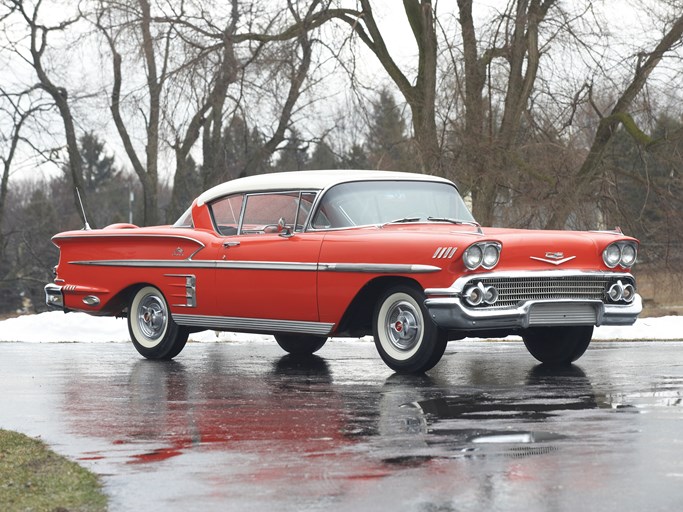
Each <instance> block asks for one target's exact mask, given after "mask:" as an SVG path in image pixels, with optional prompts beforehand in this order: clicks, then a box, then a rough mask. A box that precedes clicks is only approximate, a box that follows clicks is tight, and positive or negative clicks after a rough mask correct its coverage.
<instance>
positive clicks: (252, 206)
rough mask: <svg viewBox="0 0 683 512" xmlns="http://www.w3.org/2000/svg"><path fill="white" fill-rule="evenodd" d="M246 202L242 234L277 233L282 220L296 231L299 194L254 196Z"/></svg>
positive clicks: (282, 193) (248, 197)
mask: <svg viewBox="0 0 683 512" xmlns="http://www.w3.org/2000/svg"><path fill="white" fill-rule="evenodd" d="M246 201H247V202H246V205H245V207H244V219H243V221H242V227H241V230H240V234H245V235H246V234H250V233H251V234H255V233H259V234H260V233H277V232H278V222H279V221H280V219H284V220H285V225H286V226H289V227H290V228H292V229H294V222H295V221H296V214H297V210H298V207H299V192H278V193H272V194H253V195H248V196H247V198H246Z"/></svg>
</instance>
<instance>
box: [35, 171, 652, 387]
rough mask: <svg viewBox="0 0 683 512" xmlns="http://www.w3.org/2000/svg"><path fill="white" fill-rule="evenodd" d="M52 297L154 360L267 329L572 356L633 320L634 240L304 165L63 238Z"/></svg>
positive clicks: (436, 182)
mask: <svg viewBox="0 0 683 512" xmlns="http://www.w3.org/2000/svg"><path fill="white" fill-rule="evenodd" d="M52 240H53V242H54V244H55V245H56V246H57V247H58V248H59V250H60V257H59V263H58V264H57V266H56V267H55V280H54V283H50V284H48V285H46V287H45V294H46V303H47V304H48V305H49V306H51V307H54V308H59V309H62V310H63V311H66V312H68V311H85V312H87V313H90V314H93V315H115V316H124V317H127V319H128V328H129V332H130V336H131V339H132V342H133V345H134V346H135V348H136V349H137V350H138V352H139V353H140V354H142V355H143V356H144V357H146V358H149V359H171V358H173V357H175V356H177V355H178V354H179V353H180V352H181V350H182V349H183V347H184V346H185V343H186V341H187V339H188V335H189V334H190V333H191V332H194V331H198V330H205V329H213V330H225V331H235V332H248V333H265V334H272V335H273V336H274V337H275V340H276V342H277V343H278V344H279V345H280V346H281V347H282V348H283V349H284V350H285V351H287V352H289V353H292V354H297V355H305V354H311V353H313V352H316V351H317V350H319V349H320V348H321V347H322V346H323V345H324V344H325V342H326V341H327V339H328V338H329V337H360V336H365V335H369V334H372V336H373V337H374V341H375V345H376V348H377V351H378V352H379V355H380V356H381V358H382V359H383V360H384V362H385V363H386V364H387V365H388V366H389V367H390V368H391V369H393V370H394V371H396V372H399V373H419V372H424V371H427V370H429V369H431V368H432V367H433V366H434V365H436V364H437V363H438V362H439V360H440V359H441V357H442V356H443V353H444V350H445V348H446V343H447V342H448V341H449V340H457V339H463V338H466V337H504V336H508V335H519V336H521V337H522V339H523V341H524V344H525V346H526V348H527V349H528V351H529V352H530V353H531V355H533V356H534V357H535V358H536V359H538V360H539V361H541V362H543V363H548V364H558V365H566V364H570V363H571V362H573V361H575V360H577V359H578V358H579V357H581V355H582V354H583V353H584V352H585V350H586V348H587V347H588V345H589V343H590V341H591V338H592V333H593V327H594V326H599V325H630V324H633V323H634V322H635V320H636V318H637V316H638V314H639V313H640V311H641V309H642V301H641V298H640V296H639V295H638V294H637V293H636V283H635V279H634V277H633V275H632V274H631V273H630V269H631V267H632V265H633V264H634V263H635V262H636V257H637V250H638V241H637V240H635V239H634V238H630V237H628V236H624V235H623V234H622V233H621V231H620V230H618V229H617V230H615V231H609V232H606V231H591V232H583V231H582V232H579V231H540V230H522V229H503V228H482V227H481V226H480V225H479V224H478V223H477V222H475V220H474V218H473V217H472V215H471V213H470V212H469V210H468V209H467V207H466V205H465V202H464V201H463V199H462V198H461V196H460V194H459V192H458V189H457V187H456V186H455V185H454V184H453V183H452V182H451V181H449V180H446V179H444V178H440V177H436V176H428V175H423V174H413V173H402V172H398V173H397V172H386V171H352V170H333V171H296V172H287V173H277V174H263V175H256V176H250V177H246V178H241V179H235V180H232V181H229V182H226V183H223V184H220V185H218V186H216V187H213V188H211V189H210V190H208V191H206V192H204V193H202V194H201V195H200V196H199V197H197V198H196V199H195V200H194V202H193V203H192V205H191V206H190V208H189V209H188V210H187V211H186V212H185V213H184V214H183V215H182V216H181V217H180V218H179V219H178V221H177V222H176V223H175V224H173V225H172V226H159V227H137V226H134V225H131V224H114V225H111V226H108V227H106V228H104V229H93V230H90V229H84V230H80V231H67V232H64V233H59V234H57V235H55V236H54V237H53V239H52Z"/></svg>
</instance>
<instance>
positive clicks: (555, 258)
mask: <svg viewBox="0 0 683 512" xmlns="http://www.w3.org/2000/svg"><path fill="white" fill-rule="evenodd" d="M574 258H576V256H569V257H567V258H565V257H564V253H563V252H546V253H545V258H539V257H538V256H531V259H532V260H536V261H542V262H543V263H550V264H551V265H555V266H558V265H562V264H563V263H567V262H568V261H571V260H573V259H574Z"/></svg>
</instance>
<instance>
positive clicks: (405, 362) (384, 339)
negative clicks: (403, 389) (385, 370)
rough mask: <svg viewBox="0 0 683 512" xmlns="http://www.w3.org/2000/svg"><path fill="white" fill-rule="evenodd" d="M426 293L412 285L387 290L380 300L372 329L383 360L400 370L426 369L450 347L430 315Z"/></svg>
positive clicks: (414, 370)
mask: <svg viewBox="0 0 683 512" xmlns="http://www.w3.org/2000/svg"><path fill="white" fill-rule="evenodd" d="M424 300H425V297H424V294H423V293H422V292H421V291H420V290H418V289H417V288H413V287H410V286H396V287H393V288H391V289H389V290H387V291H386V292H385V293H384V294H383V295H382V296H381V297H380V298H379V300H378V301H377V305H376V307H375V313H374V316H373V322H372V330H373V334H374V337H375V346H376V347H377V351H378V352H379V355H380V357H381V358H382V360H383V361H384V362H385V363H386V364H387V366H389V368H391V369H392V370H394V371H395V372H397V373H423V372H426V371H427V370H430V369H431V368H433V367H434V365H435V364H436V363H438V362H439V360H440V359H441V356H443V353H444V351H445V350H446V343H447V341H448V340H447V337H446V332H445V331H443V330H441V329H439V328H438V326H437V325H436V324H435V323H434V322H433V321H432V319H431V318H430V317H429V312H428V311H427V308H426V307H425V305H424Z"/></svg>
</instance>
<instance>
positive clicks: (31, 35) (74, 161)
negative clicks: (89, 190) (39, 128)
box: [8, 0, 93, 223]
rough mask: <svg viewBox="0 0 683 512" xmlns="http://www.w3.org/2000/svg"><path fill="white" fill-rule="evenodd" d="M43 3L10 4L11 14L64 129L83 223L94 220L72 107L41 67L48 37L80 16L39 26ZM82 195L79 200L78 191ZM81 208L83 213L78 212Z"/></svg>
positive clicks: (20, 1) (39, 85) (13, 0)
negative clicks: (19, 21)
mask: <svg viewBox="0 0 683 512" xmlns="http://www.w3.org/2000/svg"><path fill="white" fill-rule="evenodd" d="M41 4H42V0H38V1H37V2H36V3H35V5H34V6H33V7H32V8H31V7H30V6H27V5H26V3H25V2H24V1H23V0H9V6H10V13H8V15H9V14H11V13H17V14H18V15H19V17H20V18H21V19H22V20H23V22H24V23H25V26H26V28H27V29H28V43H29V50H30V58H27V59H26V60H27V62H28V63H29V64H30V65H31V66H32V67H33V69H34V71H35V73H36V76H37V78H38V83H37V85H36V87H37V88H39V89H42V90H43V91H45V92H46V93H47V94H48V95H49V96H50V97H51V98H52V100H53V101H54V104H55V106H56V107H57V110H58V111H59V114H60V116H61V119H62V123H63V125H64V135H65V138H66V149H67V153H68V158H69V172H70V174H71V178H72V180H73V184H74V188H73V198H74V203H75V205H76V208H77V210H78V211H79V212H82V213H81V217H82V220H83V222H84V223H85V222H86V217H87V218H93V216H92V214H91V210H90V206H89V202H88V196H87V194H86V193H85V190H84V187H83V171H82V166H81V158H80V155H79V153H78V138H77V136H76V128H75V125H74V118H73V115H72V112H71V106H70V103H69V98H68V91H67V89H66V88H65V87H63V86H61V85H58V84H56V83H55V82H53V80H52V78H51V77H50V75H49V73H48V72H47V70H46V68H45V65H44V56H45V51H46V50H47V48H48V45H49V43H48V37H49V36H50V35H51V34H53V33H60V32H61V33H63V32H64V31H66V30H67V29H68V28H69V27H71V26H72V25H74V24H75V23H76V22H77V21H78V20H79V19H80V16H77V17H75V18H73V19H68V20H64V21H62V22H61V23H59V24H57V25H55V26H47V25H44V24H43V23H42V22H40V21H39V20H40V16H39V15H40V7H41ZM79 190H80V191H81V194H80V198H79V193H78V191H79ZM81 204H82V207H83V208H82V209H81Z"/></svg>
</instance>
